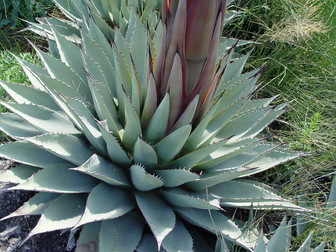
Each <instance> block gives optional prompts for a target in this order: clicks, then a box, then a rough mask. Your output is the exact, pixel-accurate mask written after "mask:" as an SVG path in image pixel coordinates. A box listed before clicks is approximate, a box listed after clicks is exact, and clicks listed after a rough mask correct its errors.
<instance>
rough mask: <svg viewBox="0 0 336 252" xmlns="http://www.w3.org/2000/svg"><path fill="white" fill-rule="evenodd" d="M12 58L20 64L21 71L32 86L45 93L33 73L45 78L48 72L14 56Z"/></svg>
mask: <svg viewBox="0 0 336 252" xmlns="http://www.w3.org/2000/svg"><path fill="white" fill-rule="evenodd" d="M14 57H15V59H16V60H17V61H18V62H19V63H20V65H21V67H22V69H23V71H24V72H25V74H26V76H27V77H28V79H29V80H30V82H31V84H32V86H33V87H35V88H36V89H40V90H42V91H45V89H44V87H43V86H42V85H41V83H40V81H39V80H38V78H36V76H35V74H33V73H37V74H40V75H45V76H47V75H48V71H47V70H46V69H44V68H42V67H39V66H36V65H34V64H32V63H30V62H27V61H24V60H22V59H20V58H19V57H17V56H15V55H14Z"/></svg>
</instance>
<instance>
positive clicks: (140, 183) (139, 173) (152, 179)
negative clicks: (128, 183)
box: [130, 165, 163, 191]
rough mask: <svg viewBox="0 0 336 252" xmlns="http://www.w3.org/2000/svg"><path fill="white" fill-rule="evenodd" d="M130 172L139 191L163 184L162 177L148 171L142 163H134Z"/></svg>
mask: <svg viewBox="0 0 336 252" xmlns="http://www.w3.org/2000/svg"><path fill="white" fill-rule="evenodd" d="M130 174H131V179H132V182H133V185H134V187H135V188H136V189H137V190H139V191H150V190H153V189H155V188H159V187H161V186H163V181H162V179H160V178H159V177H157V176H155V175H152V174H150V173H148V172H146V170H145V169H144V168H143V167H142V166H140V165H132V166H131V168H130Z"/></svg>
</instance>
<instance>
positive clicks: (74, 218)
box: [23, 194, 85, 243]
mask: <svg viewBox="0 0 336 252" xmlns="http://www.w3.org/2000/svg"><path fill="white" fill-rule="evenodd" d="M84 206H85V198H84V197H78V195H75V194H63V195H61V196H59V197H58V198H57V199H55V200H54V201H52V202H51V203H50V205H49V206H48V207H47V209H46V210H45V211H44V213H43V214H42V215H41V218H40V220H39V222H38V223H37V225H36V226H35V227H34V229H33V230H32V231H31V232H30V233H29V235H28V237H27V238H26V239H25V240H24V241H23V243H24V242H26V241H27V240H28V239H29V238H30V237H32V236H33V235H36V234H40V233H45V232H50V231H55V230H61V229H67V228H71V227H73V226H74V225H76V223H77V222H78V220H79V219H80V217H81V216H82V214H83V211H84Z"/></svg>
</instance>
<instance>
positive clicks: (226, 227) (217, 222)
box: [174, 208, 250, 249]
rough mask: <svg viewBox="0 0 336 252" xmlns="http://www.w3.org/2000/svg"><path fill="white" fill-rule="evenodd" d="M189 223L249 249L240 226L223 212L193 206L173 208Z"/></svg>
mask: <svg viewBox="0 0 336 252" xmlns="http://www.w3.org/2000/svg"><path fill="white" fill-rule="evenodd" d="M174 210H175V211H176V212H177V213H178V214H179V215H180V216H181V217H183V218H184V219H185V220H186V221H188V222H189V223H191V224H193V225H196V226H199V227H201V228H204V229H205V230H208V231H209V232H212V233H214V234H218V233H220V234H222V235H223V236H224V237H225V238H227V239H229V240H231V241H234V242H235V243H238V244H239V245H241V246H243V247H245V248H247V249H249V247H250V244H248V243H247V242H246V241H245V240H244V237H243V236H242V232H241V230H240V228H239V227H238V226H237V225H236V224H235V223H234V222H233V221H232V220H230V219H229V218H228V217H226V216H225V215H224V214H222V213H220V212H218V211H213V210H201V209H194V208H174Z"/></svg>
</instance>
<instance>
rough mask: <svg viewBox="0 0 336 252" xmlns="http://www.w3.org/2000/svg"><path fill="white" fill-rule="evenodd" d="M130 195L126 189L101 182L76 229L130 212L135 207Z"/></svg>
mask: <svg viewBox="0 0 336 252" xmlns="http://www.w3.org/2000/svg"><path fill="white" fill-rule="evenodd" d="M128 194H129V193H128V192H127V191H125V190H124V189H121V188H118V187H114V186H111V185H108V184H106V183H104V182H101V183H100V184H99V185H97V186H96V187H95V188H94V189H93V190H92V191H91V193H90V194H89V196H88V199H87V202H86V207H85V211H84V214H83V216H82V218H81V219H80V221H79V222H78V223H77V224H76V227H78V226H81V225H84V224H87V223H90V222H95V221H101V220H109V219H114V218H118V217H120V216H122V215H124V214H125V213H127V212H129V211H130V210H132V209H133V208H134V207H135V205H134V203H133V202H132V200H131V198H130V196H129V195H128ZM110 197H112V198H111V199H110ZM107 199H109V200H107Z"/></svg>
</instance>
